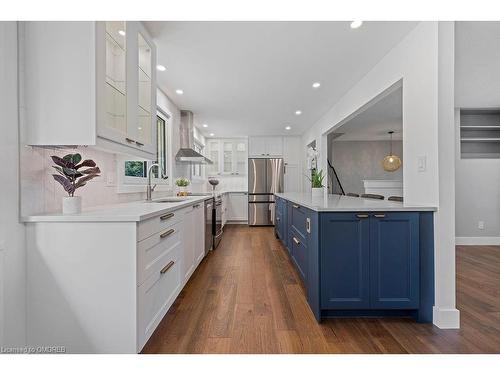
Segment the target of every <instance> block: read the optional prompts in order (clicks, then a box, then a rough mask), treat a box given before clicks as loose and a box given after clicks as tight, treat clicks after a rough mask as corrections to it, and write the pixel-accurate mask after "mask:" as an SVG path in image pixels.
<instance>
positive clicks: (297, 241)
mask: <svg viewBox="0 0 500 375" xmlns="http://www.w3.org/2000/svg"><path fill="white" fill-rule="evenodd" d="M293 242H295V243H296V244H297V245H300V241H299V240H298V239H297V238H295V237H293Z"/></svg>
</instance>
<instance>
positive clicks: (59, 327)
mask: <svg viewBox="0 0 500 375" xmlns="http://www.w3.org/2000/svg"><path fill="white" fill-rule="evenodd" d="M27 244H28V247H27V250H28V251H27V284H28V290H27V294H28V300H27V307H28V309H27V341H28V345H30V346H40V345H42V346H45V345H60V346H64V347H66V351H67V352H71V353H135V352H136V348H137V332H136V322H137V316H136V314H137V312H136V311H137V303H136V274H137V268H136V267H137V266H136V223H135V222H125V223H79V222H78V223H71V222H66V223H64V222H62V223H61V222H57V223H52V222H49V223H33V224H28V225H27Z"/></svg>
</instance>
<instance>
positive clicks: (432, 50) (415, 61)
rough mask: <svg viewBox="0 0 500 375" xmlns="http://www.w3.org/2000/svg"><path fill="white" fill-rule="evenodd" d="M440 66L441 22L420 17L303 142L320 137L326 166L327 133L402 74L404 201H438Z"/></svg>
mask: <svg viewBox="0 0 500 375" xmlns="http://www.w3.org/2000/svg"><path fill="white" fill-rule="evenodd" d="M437 72H438V71H437V23H436V22H420V23H419V24H418V25H417V26H416V27H415V29H414V30H412V31H411V32H410V33H409V34H408V35H407V36H406V37H405V38H404V39H403V40H402V41H401V42H400V43H399V44H398V45H397V46H396V47H395V48H394V49H392V50H391V51H390V52H389V53H388V54H387V55H386V56H385V57H384V58H383V59H382V60H381V61H380V62H379V63H378V64H377V65H376V66H375V67H374V68H373V69H372V70H371V71H370V72H368V74H366V75H365V76H364V77H363V79H361V81H359V82H358V83H357V84H356V85H354V86H353V87H352V88H351V90H349V91H348V92H347V93H346V94H345V95H344V96H343V97H342V98H341V99H340V100H339V101H338V102H337V103H336V104H335V105H334V106H333V107H332V108H331V109H330V110H329V111H328V112H327V113H326V114H325V115H324V116H323V117H322V118H321V119H320V120H319V121H318V122H317V123H316V124H314V125H313V126H312V127H311V129H309V131H307V132H306V133H305V134H304V135H303V144H304V147H305V145H307V144H309V143H310V142H312V141H313V140H316V142H317V146H318V151H320V153H321V158H320V160H319V164H320V165H319V167H320V168H323V169H325V168H326V153H324V152H321V151H322V150H325V149H326V137H325V136H324V134H325V133H326V132H327V131H330V130H331V129H334V128H335V127H336V126H337V125H338V124H339V123H340V122H341V121H342V120H344V119H345V118H346V117H348V116H349V115H351V114H352V113H354V112H355V111H356V110H358V109H359V108H361V107H362V106H363V105H365V104H366V103H368V102H369V101H370V100H372V99H373V98H375V97H376V96H377V95H379V94H380V93H382V92H383V91H385V90H386V89H387V88H389V87H390V86H392V85H393V84H395V83H396V82H398V81H400V80H401V79H402V80H403V134H404V139H403V159H404V160H405V165H404V168H403V181H404V187H403V189H404V199H405V204H406V205H408V206H411V205H422V204H426V205H431V206H437V205H438V204H439V196H438V195H439V193H438V182H437V181H438V155H437V150H438V147H437ZM420 156H425V157H426V159H427V170H426V171H425V172H419V171H418V168H417V161H418V160H417V159H418V157H420Z"/></svg>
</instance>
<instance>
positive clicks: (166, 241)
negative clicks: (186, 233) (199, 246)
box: [137, 222, 182, 285]
mask: <svg viewBox="0 0 500 375" xmlns="http://www.w3.org/2000/svg"><path fill="white" fill-rule="evenodd" d="M181 226H182V223H181V222H178V223H176V224H174V225H172V226H170V227H167V228H165V230H163V231H161V232H159V233H155V234H153V235H152V236H149V237H148V238H146V239H144V240H142V241H140V242H139V243H138V244H137V283H138V284H137V285H140V284H142V283H143V282H144V280H145V279H147V278H148V277H149V276H151V275H152V274H153V273H155V272H156V271H159V270H161V269H162V268H163V265H162V264H161V260H162V258H163V255H164V254H165V253H168V252H170V251H172V250H173V249H174V248H175V247H176V246H180V245H181Z"/></svg>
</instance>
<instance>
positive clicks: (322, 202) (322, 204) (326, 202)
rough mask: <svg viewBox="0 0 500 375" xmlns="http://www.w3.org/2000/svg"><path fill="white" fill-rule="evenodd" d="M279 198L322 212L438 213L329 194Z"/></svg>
mask: <svg viewBox="0 0 500 375" xmlns="http://www.w3.org/2000/svg"><path fill="white" fill-rule="evenodd" d="M275 195H276V196H278V197H281V198H283V199H286V200H288V201H290V202H292V203H295V204H298V205H300V206H304V207H307V208H309V209H311V210H314V211H322V212H330V211H331V212H337V211H339V212H358V211H368V212H369V211H436V210H437V208H436V207H431V206H405V205H404V204H403V203H401V202H393V201H388V200H378V199H369V198H356V197H348V196H345V195H333V194H329V195H328V196H327V198H326V199H325V197H312V196H311V193H276V194H275Z"/></svg>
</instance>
